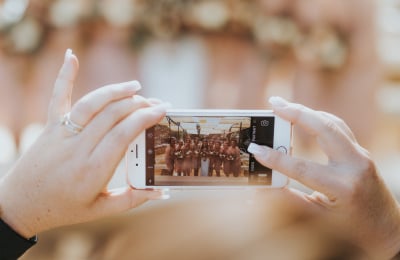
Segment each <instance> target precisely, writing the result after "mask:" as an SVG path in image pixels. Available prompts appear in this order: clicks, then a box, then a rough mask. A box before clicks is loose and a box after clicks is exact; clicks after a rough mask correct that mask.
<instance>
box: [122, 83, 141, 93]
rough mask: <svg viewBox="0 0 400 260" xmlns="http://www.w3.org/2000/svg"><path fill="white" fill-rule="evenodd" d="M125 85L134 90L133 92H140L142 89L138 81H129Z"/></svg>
mask: <svg viewBox="0 0 400 260" xmlns="http://www.w3.org/2000/svg"><path fill="white" fill-rule="evenodd" d="M125 84H126V85H127V86H129V87H130V88H132V91H139V90H141V89H142V85H141V84H140V82H139V81H137V80H132V81H128V82H126V83H125Z"/></svg>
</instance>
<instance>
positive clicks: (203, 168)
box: [200, 152, 210, 176]
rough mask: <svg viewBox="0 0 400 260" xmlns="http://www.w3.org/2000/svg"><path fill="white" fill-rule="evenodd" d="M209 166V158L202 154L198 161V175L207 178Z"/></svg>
mask: <svg viewBox="0 0 400 260" xmlns="http://www.w3.org/2000/svg"><path fill="white" fill-rule="evenodd" d="M209 166H210V158H208V156H207V155H205V154H204V153H203V152H202V154H201V160H200V175H201V176H208V170H209V169H208V167H209Z"/></svg>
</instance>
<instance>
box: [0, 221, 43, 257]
mask: <svg viewBox="0 0 400 260" xmlns="http://www.w3.org/2000/svg"><path fill="white" fill-rule="evenodd" d="M36 242H37V237H36V236H34V237H32V238H30V239H25V238H23V237H21V236H20V235H19V234H18V233H16V232H15V231H14V230H13V229H12V228H10V227H9V226H8V225H7V224H6V223H4V222H3V220H1V219H0V259H1V260H11V259H12V260H15V259H17V258H19V257H20V256H22V255H23V254H24V253H25V251H26V250H28V249H29V248H31V247H32V246H33V245H35V244H36Z"/></svg>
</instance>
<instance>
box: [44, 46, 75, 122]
mask: <svg viewBox="0 0 400 260" xmlns="http://www.w3.org/2000/svg"><path fill="white" fill-rule="evenodd" d="M78 69H79V62H78V58H77V57H76V56H75V55H74V54H72V50H71V49H68V50H67V51H66V52H65V56H64V64H63V65H62V67H61V69H60V71H59V73H58V76H57V79H56V82H55V84H54V89H53V95H52V97H51V100H50V105H49V110H48V120H49V121H50V122H58V121H59V120H60V119H61V118H62V116H63V115H64V114H65V113H67V112H68V111H69V110H70V109H71V94H72V88H73V86H74V82H75V79H76V76H77V74H78Z"/></svg>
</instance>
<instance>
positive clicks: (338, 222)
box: [248, 97, 400, 259]
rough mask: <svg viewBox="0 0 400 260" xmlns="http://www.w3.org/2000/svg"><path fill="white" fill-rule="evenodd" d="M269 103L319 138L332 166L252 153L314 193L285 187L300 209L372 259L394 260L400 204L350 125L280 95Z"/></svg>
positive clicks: (260, 150) (262, 150)
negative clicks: (316, 216) (317, 218)
mask: <svg viewBox="0 0 400 260" xmlns="http://www.w3.org/2000/svg"><path fill="white" fill-rule="evenodd" d="M270 103H271V104H272V107H273V110H274V112H275V113H276V114H277V115H278V116H280V117H282V118H283V119H286V120H288V121H290V122H292V123H293V124H294V125H295V126H298V127H301V128H303V129H304V130H305V131H306V132H307V133H309V134H310V135H312V136H314V137H315V138H316V140H317V142H318V144H319V146H320V147H321V149H322V150H323V152H324V153H325V154H326V155H327V158H328V162H327V163H326V164H325V165H323V164H319V163H315V162H312V161H307V160H304V159H300V158H294V157H291V156H289V155H286V154H283V153H280V152H278V151H276V150H273V149H271V148H269V147H266V146H259V145H256V144H251V145H250V147H249V149H248V150H249V152H251V153H253V154H254V156H255V158H256V159H257V160H258V161H259V162H260V163H262V164H263V165H265V166H267V167H269V168H272V169H275V170H278V171H279V172H281V173H283V174H285V175H287V176H288V177H290V178H293V179H295V180H297V181H299V182H301V183H303V184H304V185H306V186H308V187H309V188H311V189H313V190H315V192H313V193H312V194H311V195H307V194H303V193H300V192H299V191H296V190H292V189H289V188H284V190H283V192H284V193H290V196H289V197H291V198H292V199H293V202H294V203H295V204H297V205H301V206H299V207H301V208H303V209H306V210H309V211H310V212H313V214H317V215H319V216H322V217H323V218H324V219H326V220H327V221H328V223H329V225H332V228H333V229H334V230H339V231H340V232H341V235H342V237H343V238H344V239H346V240H347V239H349V240H350V241H351V242H352V243H354V244H355V245H357V246H359V247H360V248H362V249H363V250H364V251H365V253H366V254H368V255H369V256H370V257H372V258H373V259H389V258H390V257H393V256H394V255H395V253H396V252H398V251H399V250H400V239H399V237H400V212H399V205H398V204H397V202H396V200H395V199H394V197H393V196H392V194H391V193H390V191H389V190H388V188H387V187H386V186H385V184H384V182H383V180H382V179H381V177H380V176H379V174H378V172H377V169H376V167H375V164H374V162H373V161H372V160H371V158H370V155H369V154H368V152H367V151H366V150H365V149H364V148H362V147H361V146H360V145H359V144H358V143H357V141H356V139H355V138H354V136H353V134H352V132H351V130H350V129H349V127H348V126H347V125H346V124H345V123H344V122H343V121H342V120H341V119H339V118H337V117H335V116H334V115H332V114H329V113H326V112H320V111H314V110H312V109H310V108H307V107H304V106H302V105H299V104H293V103H289V102H287V101H285V100H283V99H281V98H278V97H273V98H271V99H270ZM286 195H288V194H286Z"/></svg>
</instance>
